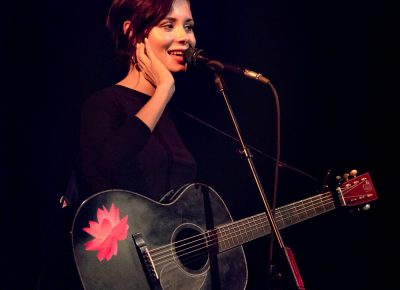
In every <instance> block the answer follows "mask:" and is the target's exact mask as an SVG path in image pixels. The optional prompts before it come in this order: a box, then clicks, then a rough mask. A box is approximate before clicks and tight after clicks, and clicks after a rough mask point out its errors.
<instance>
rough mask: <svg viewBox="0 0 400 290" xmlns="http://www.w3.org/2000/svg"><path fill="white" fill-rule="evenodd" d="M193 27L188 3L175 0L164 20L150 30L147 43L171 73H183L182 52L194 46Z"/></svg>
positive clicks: (185, 0) (182, 0) (184, 0)
mask: <svg viewBox="0 0 400 290" xmlns="http://www.w3.org/2000/svg"><path fill="white" fill-rule="evenodd" d="M193 25H194V21H193V17H192V11H191V9H190V4H189V2H188V1H187V0H175V1H174V2H173V4H172V7H171V11H170V12H169V13H168V15H167V16H166V17H165V19H163V20H161V21H160V23H159V24H158V25H157V26H155V27H153V28H152V29H151V30H150V33H149V35H148V43H149V44H150V45H151V48H152V49H153V52H154V54H155V55H156V56H157V57H158V58H159V59H160V61H161V62H162V63H163V64H164V65H165V66H166V67H167V69H169V70H170V71H171V72H179V71H184V70H185V68H186V65H185V62H184V59H183V52H184V51H185V50H186V49H187V48H189V47H195V45H196V38H195V36H194V33H193Z"/></svg>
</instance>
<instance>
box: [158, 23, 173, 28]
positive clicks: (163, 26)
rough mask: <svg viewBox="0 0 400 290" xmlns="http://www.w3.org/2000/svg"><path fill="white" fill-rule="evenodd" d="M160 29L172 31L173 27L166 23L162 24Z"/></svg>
mask: <svg viewBox="0 0 400 290" xmlns="http://www.w3.org/2000/svg"><path fill="white" fill-rule="evenodd" d="M161 27H162V28H164V29H167V30H172V29H173V28H174V25H173V24H172V23H166V24H163V25H162V26H161Z"/></svg>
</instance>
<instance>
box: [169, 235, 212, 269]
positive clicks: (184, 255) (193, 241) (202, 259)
mask: <svg viewBox="0 0 400 290" xmlns="http://www.w3.org/2000/svg"><path fill="white" fill-rule="evenodd" d="M175 254H176V256H177V257H178V259H179V261H180V262H181V264H182V265H183V266H185V267H186V268H188V269H189V270H192V271H197V270H200V269H202V268H204V266H205V265H206V264H207V261H208V249H207V243H206V238H205V237H204V235H203V234H202V233H201V232H200V231H199V230H197V229H194V228H183V229H181V230H180V231H178V232H177V233H176V235H175Z"/></svg>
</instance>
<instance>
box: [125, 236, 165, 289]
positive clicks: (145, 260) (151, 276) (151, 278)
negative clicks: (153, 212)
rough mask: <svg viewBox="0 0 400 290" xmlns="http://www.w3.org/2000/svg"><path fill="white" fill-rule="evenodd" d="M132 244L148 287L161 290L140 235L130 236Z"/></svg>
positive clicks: (154, 268) (155, 271) (151, 261)
mask: <svg viewBox="0 0 400 290" xmlns="http://www.w3.org/2000/svg"><path fill="white" fill-rule="evenodd" d="M132 239H133V242H134V243H135V247H136V250H137V253H138V256H139V258H140V262H141V263H142V267H143V271H144V272H145V274H146V277H147V281H148V282H149V287H150V289H152V290H162V287H161V284H160V279H159V277H158V274H157V270H156V267H155V265H154V263H153V259H152V258H151V255H150V253H149V250H148V249H147V246H146V242H145V241H144V239H143V236H142V234H141V233H136V234H134V235H132Z"/></svg>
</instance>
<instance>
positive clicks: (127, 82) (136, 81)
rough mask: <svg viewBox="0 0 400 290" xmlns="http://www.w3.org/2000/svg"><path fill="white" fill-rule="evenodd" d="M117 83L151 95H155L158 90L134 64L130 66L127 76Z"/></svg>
mask: <svg viewBox="0 0 400 290" xmlns="http://www.w3.org/2000/svg"><path fill="white" fill-rule="evenodd" d="M117 85H120V86H124V87H127V88H130V89H133V90H136V91H138V92H141V93H143V94H146V95H149V96H153V94H154V91H155V90H156V88H155V87H154V86H153V85H152V84H151V83H150V82H149V81H148V80H146V79H145V78H144V75H143V73H141V72H139V71H138V70H137V69H136V68H135V67H134V66H131V67H130V68H129V72H128V74H127V75H126V77H125V78H123V79H122V80H121V81H119V82H118V83H117Z"/></svg>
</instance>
